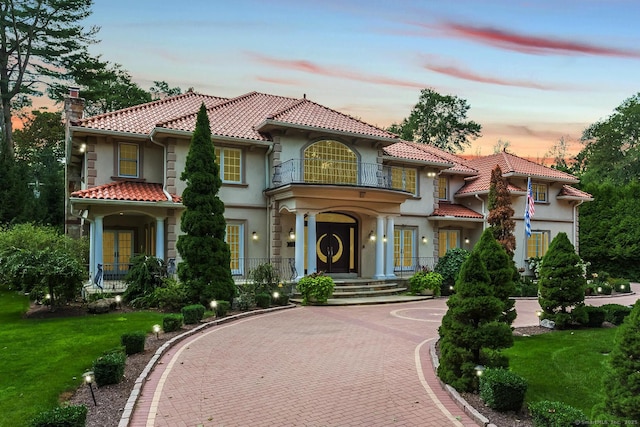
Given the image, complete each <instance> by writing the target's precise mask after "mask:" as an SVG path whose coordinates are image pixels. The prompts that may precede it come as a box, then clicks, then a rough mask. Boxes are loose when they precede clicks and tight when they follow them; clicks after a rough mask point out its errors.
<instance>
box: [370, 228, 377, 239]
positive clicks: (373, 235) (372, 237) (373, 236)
mask: <svg viewBox="0 0 640 427" xmlns="http://www.w3.org/2000/svg"><path fill="white" fill-rule="evenodd" d="M369 240H371V241H372V242H375V240H376V235H375V234H373V230H371V232H370V233H369Z"/></svg>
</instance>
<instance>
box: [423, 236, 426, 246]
mask: <svg viewBox="0 0 640 427" xmlns="http://www.w3.org/2000/svg"><path fill="white" fill-rule="evenodd" d="M422 243H424V244H425V245H426V244H427V238H426V237H425V236H422Z"/></svg>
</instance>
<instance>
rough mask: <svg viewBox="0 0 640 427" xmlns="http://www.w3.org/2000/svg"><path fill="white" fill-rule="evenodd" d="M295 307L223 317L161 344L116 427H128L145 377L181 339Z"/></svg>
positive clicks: (141, 374) (137, 383)
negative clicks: (220, 326)
mask: <svg viewBox="0 0 640 427" xmlns="http://www.w3.org/2000/svg"><path fill="white" fill-rule="evenodd" d="M295 307H297V305H295V304H289V305H284V306H279V307H271V308H266V309H263V310H252V311H245V312H242V313H239V314H234V315H233V316H228V317H223V318H221V319H216V320H212V321H210V322H206V323H203V324H201V325H199V326H196V327H195V328H193V329H189V330H188V331H185V332H184V333H182V334H180V335H176V336H175V337H173V338H171V339H170V340H169V341H167V342H166V343H164V344H162V346H160V347H159V348H158V349H157V350H156V352H155V354H154V355H153V357H152V358H151V360H149V363H147V366H145V368H144V369H143V370H142V372H141V373H140V375H139V376H138V378H137V379H136V382H135V383H134V385H133V389H132V390H131V394H129V399H128V400H127V403H126V405H125V406H124V410H123V411H122V416H121V417H120V423H119V424H118V427H128V426H129V422H130V421H131V416H132V415H133V410H134V408H135V406H136V403H138V398H139V397H140V392H141V391H142V386H143V385H144V383H145V381H146V380H147V377H148V376H149V374H150V373H151V372H152V371H153V369H154V368H155V367H156V364H157V363H158V361H159V360H160V358H161V357H162V356H163V355H164V353H165V352H166V351H167V350H169V349H170V348H171V347H173V346H174V345H176V344H177V343H178V342H180V341H182V340H183V339H185V338H187V337H189V336H191V335H194V334H196V333H198V332H200V331H202V330H204V329H208V328H210V327H212V326H217V325H222V324H224V323H229V322H231V321H234V320H238V319H242V318H245V317H251V316H255V315H258V314H265V313H271V312H274V311H280V310H287V309H290V308H295Z"/></svg>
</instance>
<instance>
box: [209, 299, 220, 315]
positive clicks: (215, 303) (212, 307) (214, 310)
mask: <svg viewBox="0 0 640 427" xmlns="http://www.w3.org/2000/svg"><path fill="white" fill-rule="evenodd" d="M209 306H211V311H213V315H214V316H216V315H217V313H216V308H218V301H216V300H213V301H211V302H210V303H209Z"/></svg>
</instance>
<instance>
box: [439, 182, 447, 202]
mask: <svg viewBox="0 0 640 427" xmlns="http://www.w3.org/2000/svg"><path fill="white" fill-rule="evenodd" d="M438 199H440V200H448V199H449V181H448V180H447V178H445V177H443V176H441V177H439V178H438Z"/></svg>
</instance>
